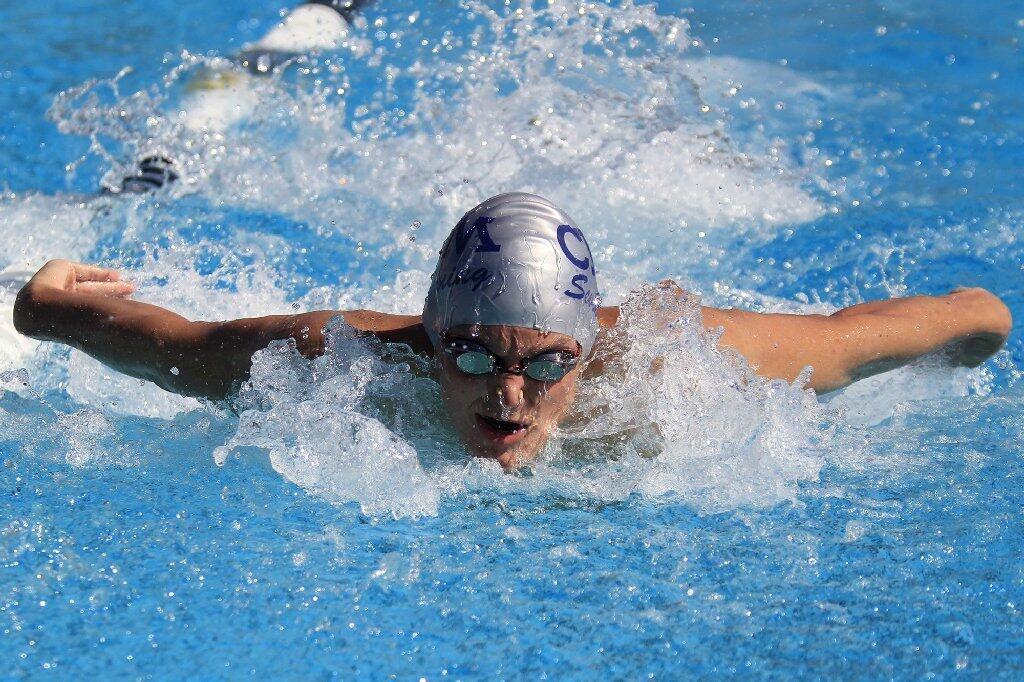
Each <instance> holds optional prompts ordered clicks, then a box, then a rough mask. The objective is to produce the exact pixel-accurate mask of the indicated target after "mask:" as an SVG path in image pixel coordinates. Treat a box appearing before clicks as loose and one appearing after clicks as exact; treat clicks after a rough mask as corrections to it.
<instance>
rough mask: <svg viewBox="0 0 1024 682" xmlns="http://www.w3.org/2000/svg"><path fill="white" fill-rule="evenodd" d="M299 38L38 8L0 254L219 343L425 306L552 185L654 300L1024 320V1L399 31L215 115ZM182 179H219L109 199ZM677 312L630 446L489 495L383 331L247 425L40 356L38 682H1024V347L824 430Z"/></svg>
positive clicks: (24, 443)
mask: <svg viewBox="0 0 1024 682" xmlns="http://www.w3.org/2000/svg"><path fill="white" fill-rule="evenodd" d="M515 7H518V5H515V4H513V6H512V8H513V9H514V8H515ZM527 7H529V6H527ZM282 9H284V7H283V6H282V5H280V4H278V3H271V2H263V1H260V2H246V3H243V2H240V1H236V0H225V1H224V2H220V3H215V4H214V5H211V4H209V3H199V2H182V1H180V0H179V1H178V2H173V3H172V2H167V1H166V0H156V1H155V2H151V3H147V4H146V5H145V7H144V8H143V7H142V6H138V7H135V6H132V7H130V8H128V9H123V8H120V7H116V6H115V5H113V4H109V5H98V4H88V3H56V2H40V3H35V4H33V5H32V6H31V7H29V6H28V5H26V4H10V3H9V4H7V5H5V6H3V7H0V24H2V25H3V26H5V27H6V31H5V41H4V42H3V43H2V45H0V79H2V81H3V86H2V87H0V105H2V107H3V110H4V111H5V112H7V113H6V115H5V116H4V117H2V118H0V187H2V188H3V190H4V197H3V199H2V202H0V235H2V238H3V244H4V247H5V248H4V253H3V254H0V266H3V267H6V266H8V265H17V266H25V265H26V264H29V263H37V262H38V261H39V259H41V258H47V257H57V256H63V257H71V258H76V259H83V260H103V261H104V262H107V263H110V264H112V265H117V266H119V267H123V268H126V269H127V270H128V271H129V273H130V275H131V276H132V277H133V278H135V279H136V280H137V281H139V283H140V285H141V288H140V297H142V298H145V299H146V300H152V301H155V302H158V303H162V304H165V305H168V306H171V307H173V308H175V309H176V310H179V311H181V312H183V313H185V314H188V315H190V316H192V317H195V318H203V319H210V318H216V317H231V316H239V315H248V314H263V313H271V312H282V311H286V310H291V309H294V308H313V307H340V308H344V307H355V306H363V305H368V306H373V307H377V308H380V309H387V310H394V311H401V312H415V311H416V309H417V306H418V301H420V300H422V292H423V290H424V288H425V282H426V278H427V277H428V275H429V269H430V266H431V265H432V258H433V254H434V253H435V252H436V249H437V248H438V246H439V244H440V241H441V239H443V237H444V235H445V233H446V231H447V229H448V228H449V226H450V225H451V224H452V223H453V220H454V219H456V218H457V217H458V215H460V214H461V212H462V211H464V210H466V209H467V208H469V207H470V206H472V205H473V204H474V203H475V202H476V201H477V200H479V199H481V198H483V197H485V196H487V195H489V194H492V193H495V192H498V191H508V190H514V189H524V190H534V191H540V192H542V193H545V194H548V195H549V196H551V198H552V199H554V200H556V201H557V202H558V203H560V204H561V205H563V206H565V207H566V208H567V210H569V212H570V213H571V214H573V215H574V216H575V217H576V219H577V220H578V221H579V222H580V223H581V225H583V226H584V227H585V229H587V231H588V235H589V236H590V242H591V243H592V244H594V246H595V252H596V253H597V254H598V260H599V267H600V268H601V276H602V278H603V279H602V284H603V286H604V288H605V289H606V291H607V298H608V300H609V301H611V302H619V301H621V300H622V299H623V298H624V297H625V296H626V294H627V293H628V292H629V291H630V290H631V289H634V288H636V287H638V286H639V285H640V284H641V283H642V282H643V281H657V280H658V279H659V278H662V277H665V276H672V277H675V278H677V279H678V280H679V281H680V282H682V283H683V284H684V285H686V286H687V287H688V288H690V289H691V290H693V291H695V292H698V293H700V294H701V295H702V296H703V297H704V298H705V299H706V300H707V301H709V302H711V303H714V304H719V305H744V306H747V307H752V308H755V309H762V310H815V311H817V310H828V309H832V308H835V307H838V306H842V305H847V304H850V303H855V302H858V301H861V300H869V299H872V298H878V297H885V296H889V295H893V294H901V293H908V292H920V293H941V292H944V291H947V290H949V289H951V288H953V287H955V286H958V285H977V286H984V287H987V288H989V289H991V290H992V291H994V292H996V293H998V294H999V295H1000V296H1002V297H1003V298H1004V300H1006V302H1007V304H1008V305H1009V306H1010V308H1011V310H1012V311H1013V313H1014V315H1015V317H1016V318H1017V319H1024V298H1022V296H1024V291H1022V288H1021V262H1022V255H1024V251H1022V248H1021V246H1020V244H1019V241H1018V235H1019V234H1021V232H1022V231H1024V212H1022V210H1021V204H1022V199H1024V186H1022V176H1021V168H1022V165H1024V164H1022V162H1024V119H1022V113H1021V112H1022V111H1024V72H1022V69H1021V64H1022V63H1024V61H1022V54H1021V45H1020V41H1021V40H1022V39H1024V9H1022V8H1021V7H1020V6H1014V5H1013V4H1012V3H994V2H986V3H972V4H965V3H953V2H900V3H891V4H890V3H887V4H878V3H871V4H864V3H839V2H830V3H818V4H816V5H814V6H813V7H808V6H807V4H806V3H795V2H788V1H780V2H775V3H770V4H769V3H747V2H703V1H701V2H689V3H682V4H680V3H662V4H660V5H658V7H657V8H656V13H655V8H653V7H651V6H641V7H640V8H639V9H637V8H633V7H631V6H618V5H616V6H614V7H607V6H605V5H596V6H589V5H588V6H587V7H586V8H585V11H584V13H583V14H580V13H579V12H578V8H577V6H576V5H571V6H563V5H557V4H556V5H554V6H553V8H552V9H550V10H547V9H541V8H540V7H539V6H538V7H537V8H536V9H537V10H538V11H539V12H540V13H539V14H538V15H537V16H535V17H532V18H531V17H530V16H529V14H530V13H529V12H527V13H526V16H525V17H519V18H517V17H516V16H512V17H511V18H506V19H501V17H505V16H507V13H508V12H509V11H510V10H509V9H506V8H504V7H503V6H501V5H499V4H495V5H494V7H493V8H492V9H493V10H494V11H495V12H497V14H498V18H497V19H493V18H491V17H489V16H487V13H486V12H485V11H484V6H477V5H473V6H472V7H470V6H468V5H458V4H456V3H454V2H451V3H449V2H443V3H442V2H433V3H427V4H422V3H412V2H406V1H405V0H399V1H398V2H395V3H382V4H381V5H380V6H378V7H375V8H373V9H371V10H369V11H368V12H367V15H366V16H367V22H366V23H365V24H360V25H359V26H357V27H356V28H355V29H354V31H353V42H352V45H350V46H347V47H345V48H344V49H343V50H342V51H340V53H338V54H334V55H322V56H320V57H318V58H316V59H314V60H311V61H308V62H304V63H301V64H298V65H296V66H295V67H293V68H292V69H291V70H290V71H289V72H288V73H287V74H285V75H284V76H283V77H282V78H281V79H280V80H279V81H270V82H268V83H266V84H264V85H257V86H255V87H257V88H258V89H259V88H263V89H262V90H260V92H261V93H262V95H261V96H262V97H263V100H262V104H261V105H260V107H259V109H258V111H257V112H255V113H253V114H252V115H251V116H250V118H249V119H247V120H246V121H243V122H240V123H237V124H235V125H234V126H233V127H231V128H230V129H228V130H226V131H225V132H223V133H222V134H219V135H211V136H207V137H205V138H204V137H203V136H202V135H199V134H196V133H194V132H190V131H188V130H186V129H185V128H183V127H182V126H181V125H180V124H176V123H175V122H176V121H177V120H178V119H176V118H175V116H176V114H175V112H176V111H178V110H179V109H180V108H182V107H184V106H185V104H183V102H184V99H183V98H185V97H186V94H185V93H184V88H183V86H182V83H183V82H185V81H186V80H188V78H189V77H190V74H192V73H194V72H195V71H196V70H198V68H199V67H200V66H201V64H199V63H196V60H197V59H198V60H199V61H200V62H201V61H202V60H203V59H208V58H214V57H216V56H218V55H230V54H231V53H233V52H234V51H235V50H237V49H239V48H240V46H241V45H242V44H243V43H245V42H246V41H251V40H254V39H256V38H258V37H259V36H260V35H261V34H262V33H263V32H264V31H265V30H266V29H268V28H269V27H270V26H271V25H272V23H273V21H274V20H275V19H276V17H277V16H278V13H279V11H280V10H282ZM563 9H564V10H565V11H564V12H563ZM563 14H564V16H563ZM410 17H412V21H410ZM595 17H596V18H595ZM495 21H497V22H498V23H493V22H495ZM502 22H503V23H502ZM499 24H500V26H503V27H504V28H500V26H499ZM595 36H598V37H599V38H600V40H598V39H596V38H595ZM474 41H475V43H476V44H473V43H474ZM183 51H187V52H188V54H185V55H183V54H182V52H183ZM549 53H550V55H551V56H549ZM556 53H557V54H556ZM481 57H483V59H481ZM126 66H130V67H132V69H133V70H132V71H131V72H130V73H128V74H127V75H124V76H123V77H122V78H121V80H120V81H119V82H118V84H117V92H116V93H114V92H113V91H112V90H111V89H110V87H109V86H107V85H104V84H103V83H99V84H98V85H96V86H95V87H94V88H93V89H92V90H90V91H89V92H90V93H93V94H94V95H95V97H96V99H95V100H94V101H90V100H88V99H87V98H88V97H89V93H86V94H85V95H83V97H82V98H79V99H78V100H75V101H68V100H67V99H64V100H60V101H59V102H58V103H57V104H54V98H55V97H56V96H57V95H58V94H59V93H61V92H62V91H67V90H68V89H70V88H75V87H78V86H81V85H82V84H83V83H86V82H88V81H90V80H91V79H97V80H100V81H102V80H106V79H111V78H113V77H114V76H115V75H116V74H117V73H118V72H119V71H121V69H122V68H123V67H126ZM179 67H180V68H182V69H183V73H182V74H180V76H179V74H178V73H177V72H176V71H174V70H175V69H178V68H179ZM339 90H344V92H342V93H339ZM121 112H124V113H123V114H122V113H121ZM59 129H60V130H63V131H65V132H64V133H61V132H60V130H59ZM90 136H91V138H92V139H91V140H90ZM484 141H486V142H488V144H487V145H483V144H482V142H484ZM90 146H91V151H90ZM152 148H160V149H169V150H172V151H173V152H174V153H175V154H176V156H177V158H179V160H180V162H181V163H182V164H183V166H184V168H185V171H186V173H185V175H186V178H187V179H188V182H183V183H181V184H180V185H179V186H178V187H176V188H174V189H172V190H170V191H168V192H164V193H162V194H159V195H156V196H153V197H142V198H126V197H100V198H97V197H96V196H95V193H96V189H97V188H98V187H99V186H100V184H101V183H103V182H107V183H108V184H109V183H110V181H111V178H115V179H116V178H117V177H118V176H119V174H120V173H121V172H122V171H123V169H124V168H126V167H128V166H130V165H131V162H132V160H133V158H134V156H135V154H136V153H138V152H139V151H144V150H146V149H152ZM69 164H71V165H73V166H74V168H72V169H71V170H69V169H68V167H67V166H68V165H69ZM8 305H9V302H8ZM642 317H643V316H642V314H641V315H639V318H640V319H639V320H638V321H637V322H636V331H635V334H634V341H635V342H636V343H637V344H638V347H639V349H640V351H641V352H640V355H639V356H638V359H636V360H635V362H633V364H631V365H629V366H628V367H626V368H624V369H623V370H622V374H621V376H620V377H619V379H616V380H615V381H608V382H604V383H602V382H597V383H595V384H594V385H593V386H590V387H587V388H586V390H585V391H584V397H583V405H584V407H585V408H601V407H602V406H606V405H614V406H615V407H616V410H615V411H614V412H613V413H612V414H613V415H616V416H615V417H614V418H607V417H603V418H601V419H598V420H597V421H596V424H597V425H590V426H577V427H568V428H567V431H566V433H565V434H564V435H563V436H562V437H561V438H559V439H558V440H557V441H556V444H555V446H554V447H553V448H552V450H551V451H550V452H548V453H546V455H545V459H544V461H543V462H542V463H541V464H540V465H539V466H538V467H536V468H535V470H534V471H532V472H530V473H527V474H523V475H521V476H507V475H504V474H502V473H500V472H499V471H496V470H495V469H494V468H492V467H488V466H486V465H484V464H480V463H471V462H470V463H467V462H465V460H464V458H462V457H461V456H460V453H459V451H458V446H457V444H456V443H454V442H453V440H452V436H451V434H450V433H448V432H447V431H446V428H445V427H444V422H443V415H442V413H441V411H440V407H439V405H438V397H437V390H436V385H435V384H433V382H432V381H431V380H430V379H429V378H428V377H429V372H428V371H426V370H425V369H423V368H417V366H416V364H417V361H416V360H415V359H411V358H407V359H406V360H407V361H408V362H409V363H411V364H412V365H413V366H412V367H411V368H410V367H409V366H408V365H407V364H402V363H401V362H397V363H396V362H391V361H387V360H381V359H379V358H378V357H377V354H376V352H375V350H374V349H372V348H369V347H367V346H365V345H361V344H360V343H358V342H356V341H352V340H351V339H347V338H344V336H343V335H342V336H341V337H339V339H338V340H337V345H336V349H335V352H334V353H333V354H331V355H330V356H329V357H327V358H325V359H324V360H323V361H322V362H321V363H320V364H319V365H318V366H317V367H316V372H312V371H311V370H310V368H309V366H308V365H305V364H304V363H303V362H301V361H299V360H298V359H296V358H294V357H292V356H291V355H290V354H289V353H288V352H287V350H284V351H273V352H270V353H267V354H263V355H261V356H260V357H259V358H258V360H257V367H256V370H255V372H254V378H253V382H252V385H251V386H250V387H249V388H248V389H247V391H246V392H245V393H244V395H243V396H242V397H241V398H240V399H239V401H237V402H236V404H235V405H234V406H233V409H227V408H225V407H223V406H206V405H201V404H199V403H197V402H195V401H191V400H185V399H178V398H173V397H170V396H167V395H166V394H163V393H161V392H160V391H159V390H157V389H153V388H152V387H144V386H141V385H140V383H139V382H138V381H135V380H130V379H125V378H123V377H117V376H115V375H114V374H113V373H111V372H109V371H108V370H105V369H103V368H101V367H100V366H98V365H97V364H96V363H94V362H92V361H90V360H88V359H87V358H84V357H83V356H82V355H80V354H78V353H69V352H67V351H66V350H63V349H57V348H55V347H50V346H42V347H39V348H38V349H34V350H31V349H30V350H29V351H26V352H25V353H24V354H22V355H19V356H17V357H15V358H14V359H12V360H10V361H9V362H8V365H7V366H6V367H4V368H2V369H3V373H0V388H2V391H3V392H2V394H0V434H2V435H0V454H2V460H3V464H4V466H3V467H2V468H0V480H2V486H3V490H4V491H6V494H5V495H4V496H3V498H2V502H0V505H2V507H0V509H2V511H0V524H2V527H0V628H2V633H3V637H2V638H0V658H2V660H4V661H5V662H6V663H7V668H6V669H5V672H4V673H3V674H4V675H7V676H10V677H13V678H22V677H30V676H31V677H40V678H44V677H46V676H55V677H58V678H81V677H84V676H86V675H89V674H94V675H101V676H104V677H115V678H128V677H131V678H168V677H174V678H177V677H193V678H243V677H252V676H264V677H265V676H272V677H273V678H282V679H290V678H295V679H310V678H332V679H333V678H340V679H351V678H359V679H381V678H385V677H391V676H393V677H397V678H400V679H409V678H414V677H415V678H419V677H425V678H428V679H444V678H450V679H479V678H483V677H493V676H501V677H511V678H538V677H552V678H556V677H557V678H570V679H573V678H588V679H589V678H592V677H595V676H598V675H602V676H608V677H612V678H629V679H634V678H639V677H651V678H688V677H694V678H696V677H705V676H710V675H730V676H742V677H768V678H789V677H792V676H801V677H814V678H818V677H832V676H840V675H841V676H842V677H844V678H862V677H863V678H871V679H875V678H879V677H887V678H900V679H905V678H913V679H918V678H921V677H924V676H928V677H939V678H952V677H957V676H960V675H967V676H970V677H972V678H975V677H977V678H982V677H987V678H998V679H1016V678H1018V677H1019V676H1020V675H1021V669H1022V668H1024V647H1022V645H1021V641H1024V561H1022V558H1021V552H1022V547H1024V511H1022V509H1024V493H1022V492H1021V491H1022V490H1024V468H1022V466H1021V459H1020V458H1021V455H1022V453H1024V451H1022V446H1021V443H1022V436H1024V421H1022V418H1021V407H1022V405H1024V393H1022V384H1021V380H1020V372H1019V370H1018V367H1020V366H1021V363H1022V359H1024V358H1022V350H1024V347H1022V344H1021V341H1020V338H1019V336H1016V335H1015V336H1014V337H1012V338H1011V340H1010V342H1009V344H1008V345H1007V348H1006V349H1005V350H1004V351H1003V352H1001V353H1000V354H999V355H998V356H997V357H996V358H995V359H993V360H992V361H990V362H989V363H987V364H986V365H985V366H984V367H983V368H981V369H979V370H974V371H967V370H956V371H952V370H949V369H948V368H944V367H941V366H938V364H937V363H934V362H932V363H929V362H925V363H921V364H919V365H917V366H914V367H910V368H905V369H903V370H900V371H898V372H895V373H891V374H889V375H885V376H883V377H880V378H878V379H875V380H871V381H869V382H865V383H864V384H861V385H858V386H855V387H852V388H850V389H847V390H846V391H843V392H841V393H839V394H837V395H834V396H830V397H827V398H824V399H822V400H820V401H819V400H818V399H816V398H815V397H814V396H811V395H808V394H805V393H804V392H802V391H801V390H800V389H799V387H789V386H780V385H774V386H761V387H759V388H756V390H755V389H751V390H750V391H745V390H741V389H738V388H737V387H736V384H737V382H735V381H731V380H730V378H731V377H734V376H735V372H737V371H742V370H736V369H734V368H730V367H728V366H727V365H726V364H725V363H723V362H722V361H721V359H720V358H718V357H717V356H715V355H714V353H713V352H711V351H709V350H708V349H707V348H706V347H705V346H704V345H702V343H703V341H702V340H701V339H700V338H698V336H699V335H697V334H696V332H695V331H693V330H690V331H689V332H687V333H685V334H682V335H681V336H679V337H678V338H668V339H666V338H663V337H658V338H657V339H655V340H654V341H652V340H651V338H652V336H656V335H652V334H646V333H645V329H646V328H645V327H644V326H643V325H644V321H643V319H642ZM659 343H660V344H662V345H659ZM645 344H647V345H645ZM673 344H674V345H673ZM644 353H647V355H659V354H665V355H666V358H667V360H666V362H667V364H668V366H669V368H670V371H669V374H668V375H667V376H666V377H663V378H662V379H658V380H656V379H654V378H651V377H650V376H649V375H644V374H642V373H640V372H639V371H638V370H637V368H638V367H642V366H643V365H644V362H643V361H644V358H645V357H647V356H645V355H644ZM620 379H621V382H620V383H621V385H619V384H617V383H616V381H619V380H620ZM657 381H661V382H663V383H657ZM648 384H651V386H648ZM652 425H653V426H656V427H657V428H656V429H653V430H652V428H651V427H652ZM652 443H653V444H652ZM651 454H656V455H657V456H655V457H654V458H653V459H650V458H647V457H642V456H640V455H648V456H649V455H651Z"/></svg>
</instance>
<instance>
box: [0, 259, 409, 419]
mask: <svg viewBox="0 0 1024 682" xmlns="http://www.w3.org/2000/svg"><path fill="white" fill-rule="evenodd" d="M133 291H134V286H133V285H132V284H130V283H128V282H124V281H122V280H121V278H120V276H119V275H118V273H117V272H116V271H114V270H108V269H105V268H99V267H95V266H91V265H81V264H77V263H71V262H69V261H64V260H56V261H50V262H49V263H47V264H46V265H45V266H43V268H42V269H40V270H39V272H37V273H36V274H35V276H33V277H32V279H31V280H30V281H29V282H28V284H26V285H25V287H24V288H23V289H22V290H21V291H20V292H19V294H18V298H17V301H16V303H15V307H14V325H15V328H16V329H17V330H18V331H19V332H21V333H22V334H25V335H26V336H30V337H32V338H35V339H39V340H41V341H53V342H57V343H64V344H67V345H70V346H72V347H74V348H78V349H79V350H82V351H84V352H85V353H88V354H89V355H91V356H93V357H94V358H96V359H97V360H99V361H100V362H102V363H104V364H105V365H108V366H109V367H112V368H113V369H115V370H117V371H119V372H122V373H124V374H127V375H129V376H133V377H137V378H139V379H145V380H147V381H152V382H153V383H155V384H157V385H158V386H160V387H161V388H164V389H165V390H168V391H172V392H174V393H180V394H182V395H189V396H195V397H204V398H213V399H219V398H224V397H226V396H227V395H230V394H231V393H232V392H233V391H234V390H235V389H236V388H237V386H238V385H239V384H240V382H242V381H245V380H246V379H247V378H248V377H249V371H250V369H251V367H252V354H253V353H255V352H256V351H258V350H261V349H263V348H266V347H267V346H268V345H269V344H270V343H271V342H272V341H275V340H279V339H289V338H290V339H294V340H295V342H296V345H297V347H298V349H299V351H300V352H302V353H303V354H304V355H305V356H307V357H314V356H317V355H320V354H322V353H323V351H324V334H323V329H324V326H325V325H326V324H327V322H328V321H329V320H330V319H332V318H333V317H336V316H338V315H341V316H342V317H343V318H344V319H345V321H346V322H347V323H348V324H350V325H351V326H352V327H354V328H355V329H356V330H357V331H360V332H363V333H365V334H372V335H374V336H377V337H378V338H380V339H381V340H383V341H386V342H393V343H405V344H408V345H409V346H411V347H412V348H413V349H414V350H416V351H424V350H426V349H427V348H429V340H428V339H427V338H426V334H425V333H424V332H423V327H422V325H421V324H420V323H419V316H418V315H389V314H385V313H375V312H372V311H333V310H321V311H316V312H310V313H302V314H297V315H270V316H266V317H257V318H248V319H240V320H231V321H226V322H195V321H191V320H188V319H186V318H184V317H182V316H181V315H178V314H176V313H173V312H171V311H169V310H165V309H164V308H160V307H159V306H155V305H151V304H148V303H142V302H140V301H133V300H130V299H128V298H127V297H128V296H130V295H131V293H132V292H133Z"/></svg>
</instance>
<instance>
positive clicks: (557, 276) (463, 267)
mask: <svg viewBox="0 0 1024 682" xmlns="http://www.w3.org/2000/svg"><path fill="white" fill-rule="evenodd" d="M596 275H597V271H596V269H595V267H594V258H593V256H592V255H591V254H590V247H589V246H588V245H587V240H586V238H585V237H584V236H583V232H581V231H580V229H579V228H578V227H576V223H575V222H574V221H573V219H572V218H570V217H569V216H568V215H567V214H566V213H565V212H564V211H562V210H561V209H560V208H558V207H557V206H555V205H554V204H552V203H551V202H550V201H548V200H547V199H544V198H542V197H538V196H536V195H533V194H524V193H522V192H513V193H510V194H499V195H498V196H495V197H491V198H490V199H488V200H487V201H485V202H483V203H482V204H480V205H479V206H477V207H476V208H474V209H473V210H471V211H470V212H469V213H467V214H466V215H464V216H463V217H462V220H460V221H459V224H458V225H456V226H455V229H454V230H452V233H451V234H450V235H448V239H447V240H446V241H445V243H444V246H443V247H442V248H441V255H440V258H439V259H438V261H437V269H436V270H435V271H434V275H433V277H432V278H431V282H430V291H428V292H427V300H426V302H425V304H424V306H423V326H424V328H425V329H426V331H427V334H428V335H429V336H430V340H431V341H432V342H433V343H434V346H435V347H440V339H441V334H442V333H443V332H445V331H446V330H448V329H451V328H452V327H457V326H459V325H471V324H481V325H508V326H512V327H526V328H528V329H537V330H540V331H544V332H559V333H561V334H565V335H567V336H571V337H572V338H574V339H576V340H577V341H579V343H580V346H581V347H582V349H583V354H582V357H584V358H585V357H587V356H588V355H589V354H590V349H591V348H592V347H593V345H594V338H595V337H596V336H597V304H598V291H597V277H596Z"/></svg>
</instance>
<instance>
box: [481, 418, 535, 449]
mask: <svg viewBox="0 0 1024 682" xmlns="http://www.w3.org/2000/svg"><path fill="white" fill-rule="evenodd" d="M476 421H477V424H478V425H479V426H480V430H481V431H482V432H483V433H484V435H486V436H487V437H488V438H490V439H491V440H495V441H499V442H510V441H512V440H517V439H518V437H519V436H521V435H523V434H525V433H526V430H527V428H528V425H527V424H524V423H522V422H517V421H507V420H504V419H495V418H494V417H485V416H484V415H482V414H477V415H476Z"/></svg>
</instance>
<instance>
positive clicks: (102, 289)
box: [75, 272, 135, 298]
mask: <svg viewBox="0 0 1024 682" xmlns="http://www.w3.org/2000/svg"><path fill="white" fill-rule="evenodd" d="M113 274H114V275H115V276H116V275H117V273H116V272H115V273H113ZM75 290H76V291H80V292H82V293H85V294H96V295H99V296H114V297H119V298H123V297H126V296H130V295H131V294H132V293H134V292H135V285H134V284H132V283H131V282H121V281H118V280H114V281H104V282H97V281H80V282H79V283H78V284H77V285H76V286H75Z"/></svg>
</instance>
